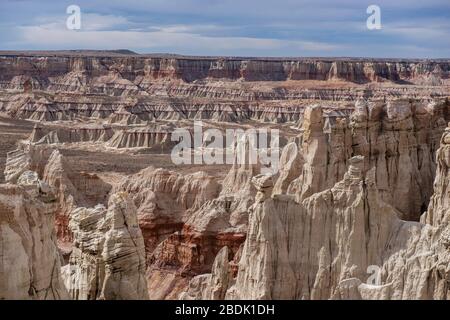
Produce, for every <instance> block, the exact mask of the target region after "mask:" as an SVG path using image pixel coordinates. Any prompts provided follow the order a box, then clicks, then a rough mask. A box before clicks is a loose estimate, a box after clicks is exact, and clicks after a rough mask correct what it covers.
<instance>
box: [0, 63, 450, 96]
mask: <svg viewBox="0 0 450 320" xmlns="http://www.w3.org/2000/svg"><path fill="white" fill-rule="evenodd" d="M449 70H450V65H449V63H448V62H447V61H425V60H424V61H419V60H417V61H401V60H391V61H390V60H385V61H373V60H370V59H366V60H364V59H361V60H357V59H332V58H331V59H305V58H304V59H292V60H289V59H273V58H272V59H264V58H259V59H258V58H254V59H252V58H250V59H242V58H202V57H163V56H160V57H157V56H155V57H149V56H138V55H134V56H129V57H108V56H104V57H94V56H91V57H89V56H85V57H79V56H78V57H77V56H48V57H36V56H32V55H29V56H14V55H13V54H11V55H2V56H0V71H1V74H2V77H1V80H2V84H3V87H5V88H9V87H11V84H10V83H13V84H20V85H23V83H24V82H25V81H29V82H30V83H31V85H32V86H33V87H37V88H44V87H49V88H51V89H52V90H55V91H56V90H58V91H68V90H82V89H83V90H86V92H92V93H94V92H98V91H102V92H105V91H107V90H109V91H110V92H112V93H116V94H124V93H127V94H131V93H135V92H139V89H140V88H143V87H144V88H145V87H149V86H151V84H152V83H153V82H154V80H159V79H164V78H167V79H179V80H182V81H184V82H194V81H196V80H197V81H198V80H206V79H223V80H238V79H243V80H244V81H282V80H331V79H342V80H346V81H352V82H371V81H382V80H392V81H425V80H428V81H431V80H430V79H429V78H430V77H435V78H436V79H435V80H436V81H439V80H440V79H442V78H448V74H449ZM24 75H26V76H24ZM91 78H95V80H94V81H93V80H92V79H91ZM113 84H114V85H116V86H117V87H112V86H111V85H113Z"/></svg>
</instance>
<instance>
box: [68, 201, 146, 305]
mask: <svg viewBox="0 0 450 320" xmlns="http://www.w3.org/2000/svg"><path fill="white" fill-rule="evenodd" d="M69 227H70V229H71V230H72V232H73V234H74V248H73V251H72V253H71V255H70V260H69V264H68V265H66V266H64V268H63V276H64V278H65V280H64V281H65V284H66V287H67V289H68V291H69V293H70V295H71V296H72V298H74V299H77V300H86V299H92V300H93V299H106V300H128V299H148V292H147V280H146V277H145V269H146V263H145V250H144V239H143V237H142V232H141V230H140V228H139V225H138V223H137V217H136V207H135V206H134V203H133V201H132V200H131V199H130V198H129V196H128V195H127V194H126V193H116V194H113V195H112V196H111V198H110V200H109V203H108V209H106V208H105V207H104V206H101V205H100V206H97V207H95V208H89V209H86V208H78V209H76V210H74V211H73V212H72V214H71V220H70V224H69Z"/></svg>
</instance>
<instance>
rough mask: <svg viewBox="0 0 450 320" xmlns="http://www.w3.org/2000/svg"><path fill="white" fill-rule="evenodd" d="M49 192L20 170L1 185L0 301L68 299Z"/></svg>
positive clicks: (36, 177)
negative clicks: (10, 180) (13, 177)
mask: <svg viewBox="0 0 450 320" xmlns="http://www.w3.org/2000/svg"><path fill="white" fill-rule="evenodd" d="M56 208H57V205H56V199H55V194H54V191H53V190H52V189H51V188H50V186H48V185H47V184H46V183H45V182H43V181H41V180H39V179H38V176H37V174H36V173H35V172H32V171H25V172H24V173H23V174H21V175H20V177H19V178H18V181H17V184H3V185H0V248H1V250H0V252H1V254H0V260H1V261H2V263H1V264H0V299H20V300H22V299H38V300H43V299H50V300H53V299H67V298H68V297H69V296H68V293H67V291H66V288H65V286H64V283H63V281H62V277H61V262H62V256H61V254H60V252H59V250H58V247H57V237H56V232H55V228H54V221H55V212H56Z"/></svg>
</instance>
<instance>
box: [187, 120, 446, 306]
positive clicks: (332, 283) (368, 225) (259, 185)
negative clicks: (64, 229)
mask: <svg viewBox="0 0 450 320" xmlns="http://www.w3.org/2000/svg"><path fill="white" fill-rule="evenodd" d="M313 122H314V121H313ZM448 135H449V129H447V130H446V131H445V132H444V135H443V137H442V139H441V145H440V148H439V149H438V151H437V157H436V159H437V174H436V178H435V180H434V188H433V195H432V196H431V200H430V206H429V208H428V211H427V212H425V213H424V214H423V216H422V218H421V222H412V221H404V220H401V219H399V216H400V214H399V212H398V210H396V209H395V208H394V207H393V206H392V205H390V204H388V203H386V202H385V200H384V199H383V197H382V194H381V193H380V188H379V186H378V185H377V181H378V180H377V167H376V166H372V167H367V162H366V161H365V159H364V157H363V156H356V157H352V158H350V159H349V161H348V163H349V168H348V170H347V171H346V173H345V174H344V177H343V179H342V180H341V181H339V182H337V183H336V184H335V185H334V186H332V187H331V188H330V189H325V190H323V191H318V192H315V193H313V194H312V195H310V196H303V197H299V196H298V194H285V193H284V192H282V193H281V194H280V192H276V193H274V192H273V191H274V190H273V187H274V185H277V184H276V183H274V181H273V177H272V176H265V175H258V176H255V177H254V178H253V179H252V183H253V184H254V186H255V188H256V189H257V191H258V193H257V195H256V198H255V203H254V204H253V205H252V207H251V208H250V210H249V211H250V217H249V228H248V233H247V238H246V241H245V243H244V246H243V251H242V254H241V258H240V261H239V269H238V273H237V276H236V277H233V276H232V273H231V270H230V268H229V266H228V261H229V259H228V258H226V257H225V252H226V251H227V250H226V249H223V250H222V251H221V253H220V254H219V255H218V256H217V257H216V262H215V264H214V267H213V268H212V273H211V274H205V275H201V276H197V277H195V278H194V279H192V280H191V282H190V284H189V287H188V288H187V290H186V292H185V293H183V294H182V295H181V296H180V297H181V298H183V299H212V298H217V297H219V298H220V299H223V298H226V299H449V297H450V272H449V271H450V269H449V266H450V264H449V258H450V257H449V254H450V250H449V245H448V243H449V239H448V235H449V214H450V209H449V207H448V199H449V190H448V181H449V180H448V179H449V176H448V172H449V170H448V169H449V163H448V155H449V153H448V151H449V148H448V147H449V141H450V140H449V139H448ZM285 177H286V176H285V175H280V178H285ZM374 270H375V272H376V273H375V281H371V279H370V278H371V277H370V276H371V274H372V273H373V271H374ZM372 280H374V279H372Z"/></svg>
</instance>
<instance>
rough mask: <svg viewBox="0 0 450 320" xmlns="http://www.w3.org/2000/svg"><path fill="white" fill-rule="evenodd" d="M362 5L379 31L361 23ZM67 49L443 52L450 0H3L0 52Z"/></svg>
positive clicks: (447, 46)
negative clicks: (76, 14)
mask: <svg viewBox="0 0 450 320" xmlns="http://www.w3.org/2000/svg"><path fill="white" fill-rule="evenodd" d="M69 5H77V6H79V7H80V9H81V29H79V30H69V29H68V28H67V26H66V20H67V19H68V18H69V16H70V14H67V12H66V10H67V7H68V6H69ZM369 5H377V6H379V8H380V13H381V29H378V30H369V29H368V28H367V26H366V20H367V19H368V17H369V16H370V14H368V13H367V12H366V10H367V7H368V6H369ZM70 49H95V50H113V49H129V50H132V51H135V52H138V53H175V54H185V55H209V56H252V57H253V56H254V57H258V56H263V57H268V56H274V57H280V56H285V57H375V58H380V57H384V58H450V0H370V1H366V0H341V1H336V0H335V1H331V0H327V1H326V0H305V1H302V0H276V1H275V0H270V1H269V0H220V1H219V0H107V1H106V0H70V1H66V0H54V1H50V0H0V50H70Z"/></svg>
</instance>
